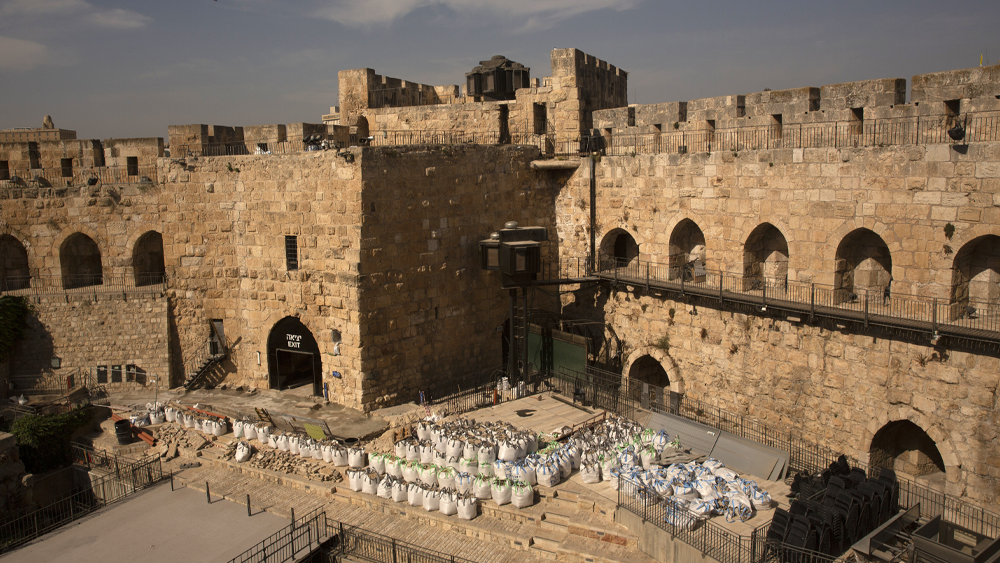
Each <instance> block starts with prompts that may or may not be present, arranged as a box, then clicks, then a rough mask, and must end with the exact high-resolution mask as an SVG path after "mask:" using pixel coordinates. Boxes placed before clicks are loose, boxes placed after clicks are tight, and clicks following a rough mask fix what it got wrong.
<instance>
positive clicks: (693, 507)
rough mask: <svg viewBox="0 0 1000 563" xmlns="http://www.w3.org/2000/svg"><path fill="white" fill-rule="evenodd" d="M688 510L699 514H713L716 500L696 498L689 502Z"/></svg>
mask: <svg viewBox="0 0 1000 563" xmlns="http://www.w3.org/2000/svg"><path fill="white" fill-rule="evenodd" d="M688 510H690V511H691V512H694V513H695V514H697V515H698V516H711V515H712V512H713V511H714V510H715V501H712V500H706V499H696V500H693V501H691V502H690V503H689V504H688Z"/></svg>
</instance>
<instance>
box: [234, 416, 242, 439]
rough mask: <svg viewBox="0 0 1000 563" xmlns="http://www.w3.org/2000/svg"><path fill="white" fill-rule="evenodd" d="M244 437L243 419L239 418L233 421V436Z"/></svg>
mask: <svg viewBox="0 0 1000 563" xmlns="http://www.w3.org/2000/svg"><path fill="white" fill-rule="evenodd" d="M242 437H243V421H241V420H237V421H236V422H234V423H233V438H236V439H240V438H242Z"/></svg>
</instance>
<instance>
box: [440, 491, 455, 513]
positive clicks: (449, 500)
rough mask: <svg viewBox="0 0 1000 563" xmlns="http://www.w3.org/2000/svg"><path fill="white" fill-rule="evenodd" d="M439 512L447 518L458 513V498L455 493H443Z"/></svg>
mask: <svg viewBox="0 0 1000 563" xmlns="http://www.w3.org/2000/svg"><path fill="white" fill-rule="evenodd" d="M438 510H439V511H440V512H441V514H444V515H445V516H452V515H453V514H457V513H458V497H456V496H455V494H454V493H441V501H440V504H439V505H438Z"/></svg>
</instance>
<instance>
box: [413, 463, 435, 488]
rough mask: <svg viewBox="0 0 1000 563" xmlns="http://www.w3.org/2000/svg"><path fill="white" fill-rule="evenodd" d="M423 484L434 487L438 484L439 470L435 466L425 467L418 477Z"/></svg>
mask: <svg viewBox="0 0 1000 563" xmlns="http://www.w3.org/2000/svg"><path fill="white" fill-rule="evenodd" d="M417 479H419V480H420V482H421V483H423V484H425V485H427V486H430V487H433V486H435V485H437V484H438V468H437V466H435V465H427V466H424V468H423V469H421V470H420V474H419V475H417Z"/></svg>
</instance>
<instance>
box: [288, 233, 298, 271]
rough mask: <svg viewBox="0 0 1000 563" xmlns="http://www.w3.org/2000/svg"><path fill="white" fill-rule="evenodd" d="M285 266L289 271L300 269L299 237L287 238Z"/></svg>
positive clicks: (291, 236) (289, 236)
mask: <svg viewBox="0 0 1000 563" xmlns="http://www.w3.org/2000/svg"><path fill="white" fill-rule="evenodd" d="M285 265H286V266H287V267H288V271H292V270H298V269H299V237H297V236H295V235H286V236H285Z"/></svg>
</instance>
